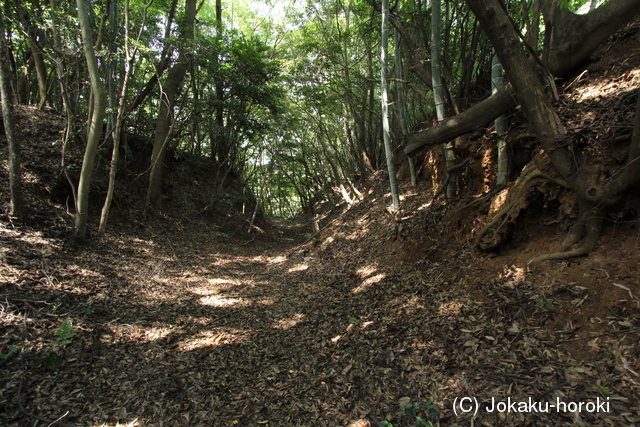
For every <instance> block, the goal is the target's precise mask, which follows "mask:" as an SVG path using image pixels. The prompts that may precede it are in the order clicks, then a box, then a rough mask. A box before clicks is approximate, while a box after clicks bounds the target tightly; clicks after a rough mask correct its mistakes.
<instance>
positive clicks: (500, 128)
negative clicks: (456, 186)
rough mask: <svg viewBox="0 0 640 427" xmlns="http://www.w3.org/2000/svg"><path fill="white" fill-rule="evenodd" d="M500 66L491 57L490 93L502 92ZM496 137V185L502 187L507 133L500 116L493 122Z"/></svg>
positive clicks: (506, 169) (506, 166) (506, 165)
mask: <svg viewBox="0 0 640 427" xmlns="http://www.w3.org/2000/svg"><path fill="white" fill-rule="evenodd" d="M502 72H503V71H502V65H500V60H499V59H498V56H497V55H493V61H492V64H491V92H492V93H495V92H498V91H503V90H504V81H503V78H502ZM495 126H496V135H497V137H498V143H497V148H498V177H497V179H496V185H497V186H498V187H502V186H504V185H506V184H507V178H508V174H509V153H508V152H507V144H506V141H505V138H504V134H505V133H506V132H507V116H506V114H501V115H500V116H498V118H497V119H496V120H495Z"/></svg>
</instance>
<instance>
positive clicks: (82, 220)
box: [75, 0, 107, 240]
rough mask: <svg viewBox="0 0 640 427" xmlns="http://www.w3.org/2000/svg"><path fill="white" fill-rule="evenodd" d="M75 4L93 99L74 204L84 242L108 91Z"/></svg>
mask: <svg viewBox="0 0 640 427" xmlns="http://www.w3.org/2000/svg"><path fill="white" fill-rule="evenodd" d="M76 4H77V7H78V19H79V21H80V29H81V31H82V47H83V50H84V55H85V59H86V61H87V68H88V70H89V78H90V81H91V99H92V102H91V108H90V121H89V126H88V132H87V146H86V148H85V152H84V160H83V161H82V170H81V172H80V181H79V183H78V200H77V202H76V222H75V235H76V237H77V238H79V239H80V240H83V239H85V238H86V234H87V221H88V217H89V190H90V189H91V175H92V174H93V165H94V162H95V158H96V152H97V150H98V144H99V143H100V139H101V138H102V124H103V121H104V117H105V112H106V108H107V91H106V89H105V87H104V83H102V80H101V78H100V71H99V70H98V62H97V61H96V55H95V51H94V49H93V36H92V35H91V24H90V22H89V13H88V11H87V5H86V3H85V1H84V0H76Z"/></svg>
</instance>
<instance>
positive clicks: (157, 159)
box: [146, 0, 196, 208]
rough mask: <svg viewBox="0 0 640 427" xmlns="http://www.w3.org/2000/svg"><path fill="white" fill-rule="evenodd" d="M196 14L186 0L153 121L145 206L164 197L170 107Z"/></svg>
mask: <svg viewBox="0 0 640 427" xmlns="http://www.w3.org/2000/svg"><path fill="white" fill-rule="evenodd" d="M195 17H196V0H186V3H185V17H184V22H183V24H182V30H181V34H180V38H181V39H182V40H183V46H182V47H181V48H180V53H179V55H178V60H177V62H176V63H175V64H174V65H173V66H172V67H171V69H169V72H168V74H167V79H166V80H165V82H164V84H163V85H162V88H161V93H160V108H159V110H158V119H157V121H156V131H155V136H154V141H153V152H152V154H151V173H150V176H149V187H148V189H147V200H146V207H147V208H148V207H151V206H153V207H156V208H162V207H163V205H164V200H165V197H164V195H163V193H162V184H163V177H164V162H165V157H166V150H167V142H168V140H169V138H170V135H169V130H170V128H171V120H172V117H173V107H174V103H175V98H176V94H177V92H178V88H179V86H180V83H182V80H183V78H184V76H185V74H186V73H187V70H188V69H189V61H190V57H189V49H190V46H189V45H188V41H189V40H192V39H193V37H194V24H195V22H194V21H195Z"/></svg>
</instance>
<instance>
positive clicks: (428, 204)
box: [418, 200, 433, 211]
mask: <svg viewBox="0 0 640 427" xmlns="http://www.w3.org/2000/svg"><path fill="white" fill-rule="evenodd" d="M432 204H433V200H430V201H429V202H428V203H424V204H423V205H421V206H420V207H419V208H418V211H423V210H425V209H429V208H430V207H431V205H432Z"/></svg>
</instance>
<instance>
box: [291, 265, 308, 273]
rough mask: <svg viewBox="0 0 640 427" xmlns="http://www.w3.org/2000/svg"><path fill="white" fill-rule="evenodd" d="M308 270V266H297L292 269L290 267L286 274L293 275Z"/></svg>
mask: <svg viewBox="0 0 640 427" xmlns="http://www.w3.org/2000/svg"><path fill="white" fill-rule="evenodd" d="M308 268H309V266H308V265H307V264H298V265H296V266H294V267H291V268H290V269H288V270H287V272H288V273H294V272H296V271H304V270H307V269H308Z"/></svg>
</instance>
